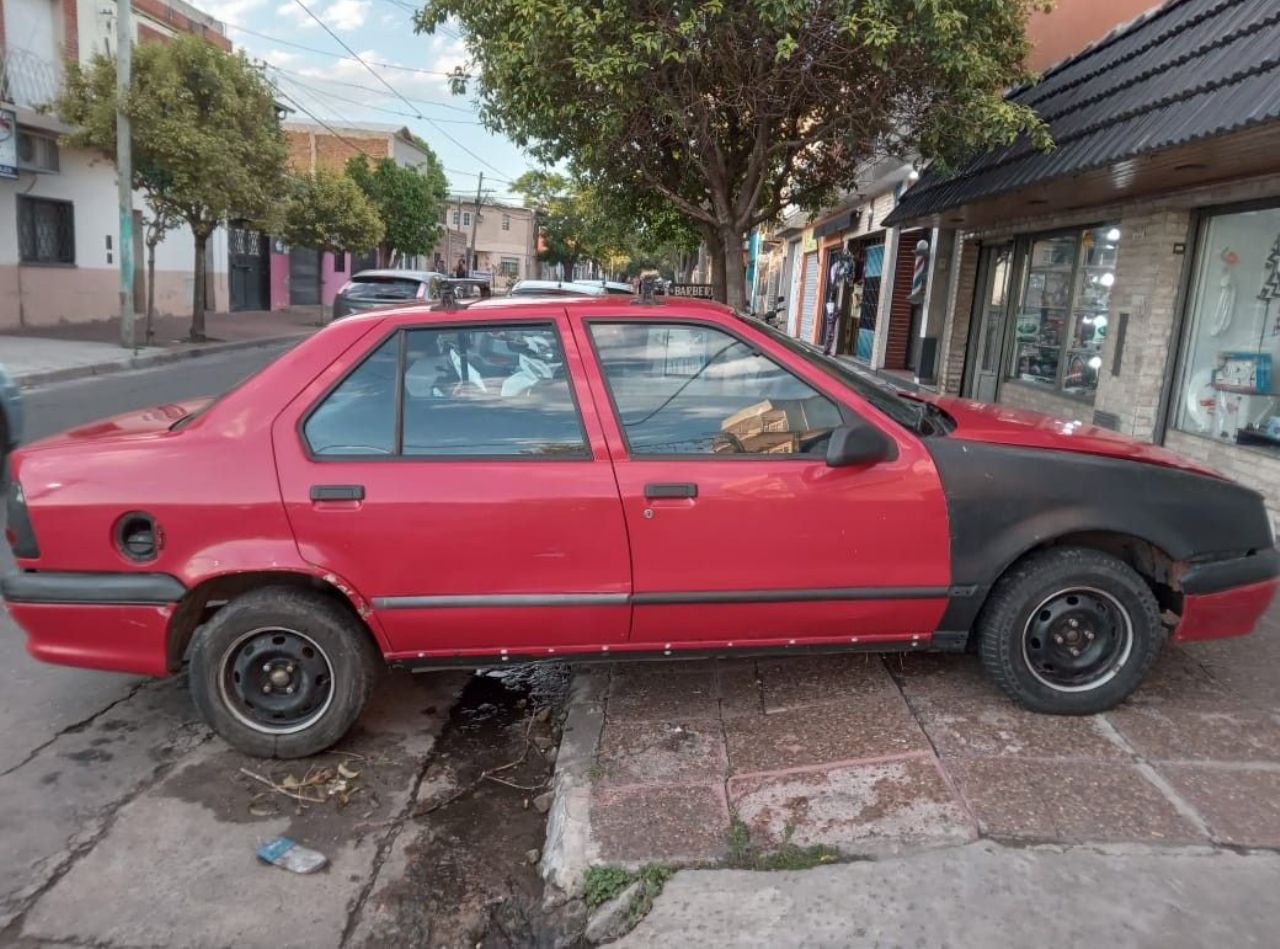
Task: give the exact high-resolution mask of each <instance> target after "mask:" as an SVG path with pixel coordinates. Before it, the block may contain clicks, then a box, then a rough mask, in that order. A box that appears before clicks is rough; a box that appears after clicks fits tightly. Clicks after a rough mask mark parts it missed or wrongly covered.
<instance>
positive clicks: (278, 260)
mask: <svg viewBox="0 0 1280 949" xmlns="http://www.w3.org/2000/svg"><path fill="white" fill-rule="evenodd" d="M342 259H343V260H344V261H345V264H346V266H345V267H344V268H343V269H342V270H338V269H337V268H336V267H335V266H334V262H335V260H334V255H333V254H331V253H327V252H326V253H325V254H323V255H322V256H321V258H320V303H321V304H322V305H323V306H333V300H334V298H335V297H336V296H337V295H338V291H339V290H341V289H342V285H343V284H345V283H346V282H347V281H348V280H350V279H351V266H352V264H353V262H354V261H353V259H352V255H351V254H343V255H342ZM288 306H289V253H288V251H285V252H284V253H283V254H280V253H276V251H275V249H274V248H273V249H272V251H271V309H273V310H283V309H286V308H287V307H288Z"/></svg>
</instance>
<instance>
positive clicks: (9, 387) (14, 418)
mask: <svg viewBox="0 0 1280 949" xmlns="http://www.w3.org/2000/svg"><path fill="white" fill-rule="evenodd" d="M21 440H22V396H21V395H20V394H19V392H18V385H17V383H15V382H14V381H13V379H12V377H10V375H9V374H8V373H7V372H6V371H5V368H4V366H0V484H3V483H4V480H5V471H6V468H5V462H6V461H8V458H9V452H11V451H13V449H14V448H16V447H17V446H18V442H19V441H21Z"/></svg>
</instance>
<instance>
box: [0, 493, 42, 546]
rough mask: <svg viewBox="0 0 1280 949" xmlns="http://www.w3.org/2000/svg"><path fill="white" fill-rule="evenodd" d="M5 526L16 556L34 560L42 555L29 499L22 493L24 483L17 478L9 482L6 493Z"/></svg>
mask: <svg viewBox="0 0 1280 949" xmlns="http://www.w3.org/2000/svg"><path fill="white" fill-rule="evenodd" d="M4 506H5V528H4V539H5V540H6V541H8V542H9V547H10V548H11V549H12V550H13V555H14V556H15V557H21V558H22V559H24V560H34V559H35V558H37V557H39V556H40V547H39V545H37V544H36V534H35V531H34V530H33V529H32V527H31V514H30V512H29V511H28V510H27V499H26V496H25V495H24V494H23V493H22V485H21V484H19V483H18V481H17V479H14V480H13V481H10V482H9V489H8V491H7V492H6V493H5V505H4Z"/></svg>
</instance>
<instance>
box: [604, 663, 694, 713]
mask: <svg viewBox="0 0 1280 949" xmlns="http://www.w3.org/2000/svg"><path fill="white" fill-rule="evenodd" d="M606 713H607V715H608V717H609V720H610V721H611V722H686V721H703V720H712V721H714V720H715V719H717V718H719V717H720V703H719V701H718V700H717V697H716V670H715V669H714V667H711V666H709V665H707V664H705V663H698V664H697V668H696V669H691V670H689V671H687V672H682V673H678V674H673V675H661V676H659V675H626V674H623V675H615V676H614V677H613V679H612V681H611V683H610V686H609V701H608V705H607V706H606Z"/></svg>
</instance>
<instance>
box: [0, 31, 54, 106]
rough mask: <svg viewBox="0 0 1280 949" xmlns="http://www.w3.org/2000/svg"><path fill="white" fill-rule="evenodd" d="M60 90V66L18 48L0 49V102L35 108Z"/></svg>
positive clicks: (52, 97)
mask: <svg viewBox="0 0 1280 949" xmlns="http://www.w3.org/2000/svg"><path fill="white" fill-rule="evenodd" d="M61 88H62V64H61V63H60V62H59V61H58V60H57V59H56V58H55V57H49V56H42V55H40V54H39V53H35V52H32V51H31V50H29V49H23V48H22V47H21V46H8V47H6V48H4V49H0V101H3V102H8V103H12V104H13V105H16V106H25V107H27V108H31V109H38V108H40V107H41V106H44V105H49V104H50V103H52V102H53V100H54V99H55V98H57V96H58V91H59V90H60V89H61Z"/></svg>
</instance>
